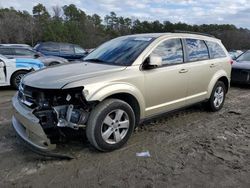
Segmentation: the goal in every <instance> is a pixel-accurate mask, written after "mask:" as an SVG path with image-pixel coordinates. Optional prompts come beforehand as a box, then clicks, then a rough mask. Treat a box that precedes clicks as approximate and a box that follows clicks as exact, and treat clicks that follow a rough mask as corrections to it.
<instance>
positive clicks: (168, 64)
mask: <svg viewBox="0 0 250 188" xmlns="http://www.w3.org/2000/svg"><path fill="white" fill-rule="evenodd" d="M151 55H157V56H160V57H161V58H162V63H163V65H162V66H161V67H157V68H154V69H150V70H145V71H144V77H145V96H146V112H145V115H146V116H152V115H156V114H158V113H162V112H165V111H171V110H174V109H176V108H180V107H183V106H185V97H186V96H187V78H188V71H187V70H186V69H185V64H183V61H184V53H183V46H182V42H181V40H180V39H168V40H165V41H163V42H162V43H160V44H159V45H158V46H157V47H156V48H155V49H154V50H153V51H152V53H151Z"/></svg>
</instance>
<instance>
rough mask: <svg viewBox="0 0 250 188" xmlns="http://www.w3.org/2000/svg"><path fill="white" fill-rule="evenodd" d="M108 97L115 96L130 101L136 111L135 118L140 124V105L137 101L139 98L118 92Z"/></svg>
mask: <svg viewBox="0 0 250 188" xmlns="http://www.w3.org/2000/svg"><path fill="white" fill-rule="evenodd" d="M107 98H115V99H120V100H122V101H125V102H126V103H128V104H129V105H130V106H131V108H132V109H133V111H134V113H135V120H136V125H138V124H139V122H140V115H141V114H140V105H139V103H138V101H137V99H136V98H135V97H134V96H133V95H131V94H128V93H118V94H114V95H111V96H109V97H107Z"/></svg>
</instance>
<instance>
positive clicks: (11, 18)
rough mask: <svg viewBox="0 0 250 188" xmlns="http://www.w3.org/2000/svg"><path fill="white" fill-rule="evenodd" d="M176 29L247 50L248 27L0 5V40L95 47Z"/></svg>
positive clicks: (67, 7) (66, 8)
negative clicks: (123, 36) (202, 34)
mask: <svg viewBox="0 0 250 188" xmlns="http://www.w3.org/2000/svg"><path fill="white" fill-rule="evenodd" d="M166 20H167V18H166ZM176 30H179V31H192V32H200V33H207V34H211V35H213V36H215V37H217V38H219V39H221V40H222V42H223V43H224V45H225V46H226V47H227V49H250V30H248V29H243V28H237V27H236V26H234V25H230V24H222V25H218V24H209V25H208V24H203V25H189V24H186V23H181V22H179V23H171V22H169V21H164V22H160V21H158V20H156V21H141V20H139V19H131V18H127V17H122V16H117V14H116V13H115V12H111V13H110V14H109V15H106V16H105V17H104V18H101V17H100V16H99V15H98V14H93V15H87V14H86V13H85V12H84V11H82V10H81V9H78V8H77V7H76V6H75V5H74V4H70V5H65V6H63V7H59V6H54V7H52V12H51V13H49V11H48V10H47V9H46V7H45V6H44V5H42V4H37V5H36V6H34V7H33V10H32V14H30V13H29V12H27V11H19V10H15V9H14V8H13V7H11V8H0V43H26V44H30V45H32V46H34V45H35V44H36V43H38V42H42V41H55V42H69V43H75V44H79V45H81V46H82V47H84V48H95V47H96V46H98V45H100V44H101V43H103V42H105V41H107V40H109V39H112V38H114V37H117V36H121V35H128V34H135V33H155V32H175V31H176Z"/></svg>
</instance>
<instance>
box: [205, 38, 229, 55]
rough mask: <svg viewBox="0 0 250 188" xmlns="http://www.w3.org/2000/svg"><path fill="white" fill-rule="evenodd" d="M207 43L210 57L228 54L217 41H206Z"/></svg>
mask: <svg viewBox="0 0 250 188" xmlns="http://www.w3.org/2000/svg"><path fill="white" fill-rule="evenodd" d="M206 43H207V46H208V49H209V52H210V58H212V59H214V58H221V57H226V56H227V55H226V54H225V52H224V50H223V49H222V47H221V46H220V45H219V44H218V43H217V42H210V41H206Z"/></svg>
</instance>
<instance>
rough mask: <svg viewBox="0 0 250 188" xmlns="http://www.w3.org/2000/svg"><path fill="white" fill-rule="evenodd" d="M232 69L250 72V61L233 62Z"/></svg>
mask: <svg viewBox="0 0 250 188" xmlns="http://www.w3.org/2000/svg"><path fill="white" fill-rule="evenodd" d="M232 68H233V69H248V70H250V61H234V63H233V65H232Z"/></svg>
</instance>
